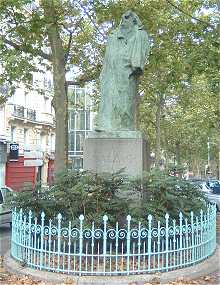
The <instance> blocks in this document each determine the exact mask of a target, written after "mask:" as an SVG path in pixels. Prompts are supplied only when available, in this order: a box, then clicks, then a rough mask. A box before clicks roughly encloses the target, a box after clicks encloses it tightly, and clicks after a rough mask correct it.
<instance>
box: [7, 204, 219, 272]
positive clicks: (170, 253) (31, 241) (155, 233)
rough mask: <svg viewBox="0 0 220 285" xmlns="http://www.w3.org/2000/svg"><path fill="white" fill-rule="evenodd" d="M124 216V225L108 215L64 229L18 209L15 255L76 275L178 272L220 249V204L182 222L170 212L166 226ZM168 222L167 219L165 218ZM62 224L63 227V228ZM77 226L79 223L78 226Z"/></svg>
mask: <svg viewBox="0 0 220 285" xmlns="http://www.w3.org/2000/svg"><path fill="white" fill-rule="evenodd" d="M131 220H132V217H131V216H130V215H128V216H127V217H126V225H123V227H120V226H119V223H116V225H115V227H109V225H108V224H109V222H108V217H107V216H106V215H105V216H103V217H100V221H101V222H102V227H101V228H99V227H96V226H95V223H94V222H92V226H91V228H90V227H86V228H84V216H83V215H80V217H79V226H75V227H72V223H71V222H69V224H68V226H66V227H65V224H64V222H65V221H66V219H65V217H64V218H62V216H61V215H57V219H56V222H55V221H51V220H49V223H46V222H45V221H47V219H46V217H45V215H44V214H42V215H41V219H39V221H38V220H37V219H36V218H35V217H34V216H33V217H32V213H31V214H29V215H25V214H23V211H17V210H14V211H13V213H12V238H11V255H12V256H13V257H14V258H15V259H17V260H19V261H23V260H25V261H26V263H27V266H31V267H34V268H36V269H41V270H42V269H45V270H48V271H53V272H59V273H68V274H73V275H116V274H120V275H131V274H142V273H152V272H161V271H169V270H174V269H176V268H178V269H179V268H183V267H186V266H190V265H192V264H195V263H197V262H200V261H202V260H204V259H206V258H207V257H208V256H210V255H212V254H213V252H214V251H215V247H216V206H215V205H209V206H208V210H207V212H200V213H199V215H198V216H197V215H195V214H194V213H193V212H191V213H190V218H189V219H188V220H187V219H186V218H185V217H184V216H183V214H182V213H180V215H179V218H178V220H172V219H171V217H169V215H168V214H166V216H165V222H164V223H162V222H161V221H156V220H153V217H152V216H151V215H148V216H147V220H148V223H147V226H146V227H144V226H143V227H142V224H141V223H138V224H134V223H132V225H131ZM163 221H164V219H163ZM61 224H63V227H62V225H61ZM74 225H75V224H74Z"/></svg>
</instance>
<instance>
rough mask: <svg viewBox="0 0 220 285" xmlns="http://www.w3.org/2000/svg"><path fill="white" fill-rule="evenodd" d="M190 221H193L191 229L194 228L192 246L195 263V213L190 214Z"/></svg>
mask: <svg viewBox="0 0 220 285" xmlns="http://www.w3.org/2000/svg"><path fill="white" fill-rule="evenodd" d="M190 221H191V228H192V235H191V245H192V261H193V263H194V260H195V241H194V238H195V236H194V214H193V211H191V212H190Z"/></svg>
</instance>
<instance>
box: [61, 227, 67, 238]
mask: <svg viewBox="0 0 220 285" xmlns="http://www.w3.org/2000/svg"><path fill="white" fill-rule="evenodd" d="M61 236H62V237H64V238H67V237H68V236H69V229H68V228H62V229H61Z"/></svg>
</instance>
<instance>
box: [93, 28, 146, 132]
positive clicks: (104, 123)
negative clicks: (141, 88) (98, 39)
mask: <svg viewBox="0 0 220 285" xmlns="http://www.w3.org/2000/svg"><path fill="white" fill-rule="evenodd" d="M148 53H149V40H148V35H147V33H146V31H144V30H142V28H140V27H138V26H135V27H134V29H133V30H131V31H130V32H129V33H127V34H124V33H122V32H121V30H120V27H119V28H118V29H116V30H115V31H114V32H113V33H112V35H110V37H109V39H108V42H107V47H106V52H105V57H104V63H103V68H102V71H101V75H100V83H101V101H100V107H99V114H98V125H97V130H102V131H125V130H131V131H133V130H135V129H136V122H135V121H136V95H137V89H138V81H139V77H140V75H141V74H142V73H143V70H144V65H145V61H146V57H147V55H148Z"/></svg>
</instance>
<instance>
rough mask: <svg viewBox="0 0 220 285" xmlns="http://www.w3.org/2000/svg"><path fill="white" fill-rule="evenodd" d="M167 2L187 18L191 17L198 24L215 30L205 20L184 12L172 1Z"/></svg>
mask: <svg viewBox="0 0 220 285" xmlns="http://www.w3.org/2000/svg"><path fill="white" fill-rule="evenodd" d="M166 1H167V3H169V4H170V5H171V6H173V7H174V8H175V9H177V10H178V11H180V12H181V13H183V14H185V15H186V16H188V17H190V18H192V19H194V20H196V21H198V22H200V23H202V24H204V25H206V26H208V27H211V28H212V29H214V28H215V26H213V25H212V24H210V23H209V22H206V21H203V20H201V19H199V18H196V17H194V16H192V15H191V14H189V13H187V12H186V11H184V10H183V9H181V8H179V7H178V6H177V5H175V4H174V3H173V2H171V1H170V0H166Z"/></svg>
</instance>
